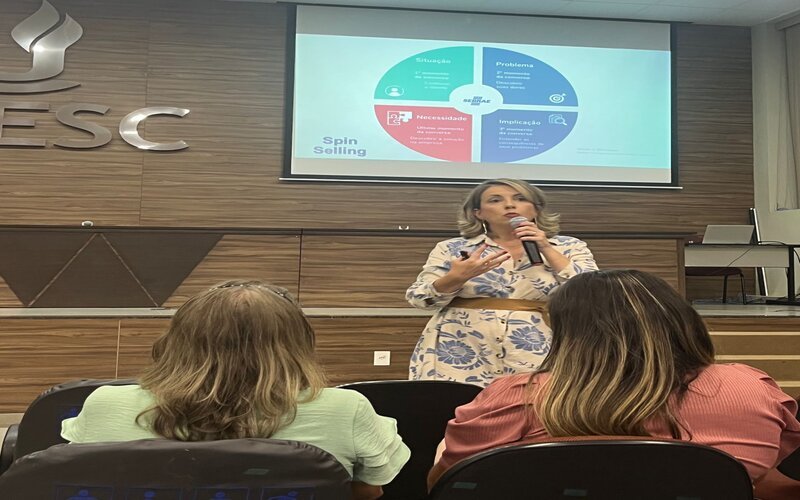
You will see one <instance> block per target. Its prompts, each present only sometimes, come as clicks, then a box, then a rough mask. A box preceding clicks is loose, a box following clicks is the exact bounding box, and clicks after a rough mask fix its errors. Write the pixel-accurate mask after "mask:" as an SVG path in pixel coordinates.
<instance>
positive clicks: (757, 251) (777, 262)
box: [683, 243, 800, 305]
mask: <svg viewBox="0 0 800 500" xmlns="http://www.w3.org/2000/svg"><path fill="white" fill-rule="evenodd" d="M797 248H800V245H770V244H762V245H707V244H702V243H701V244H692V245H686V246H685V247H684V254H683V255H684V265H685V266H686V267H780V268H784V269H788V270H789V272H788V275H787V279H786V285H787V294H786V299H785V300H783V299H779V300H774V301H768V302H767V303H777V304H791V305H800V301H798V300H797V297H796V296H795V288H794V259H795V249H797Z"/></svg>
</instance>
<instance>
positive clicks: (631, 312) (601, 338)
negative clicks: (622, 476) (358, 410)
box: [428, 271, 800, 486]
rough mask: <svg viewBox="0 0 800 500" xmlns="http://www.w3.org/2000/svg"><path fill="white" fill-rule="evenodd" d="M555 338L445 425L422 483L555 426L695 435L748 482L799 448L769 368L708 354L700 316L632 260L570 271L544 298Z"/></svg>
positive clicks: (573, 431)
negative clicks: (738, 467)
mask: <svg viewBox="0 0 800 500" xmlns="http://www.w3.org/2000/svg"><path fill="white" fill-rule="evenodd" d="M550 321H551V327H552V329H553V344H552V348H551V350H550V353H549V355H548V356H547V358H546V359H545V360H544V362H543V364H542V366H541V368H540V369H539V370H537V371H535V372H533V373H532V374H518V375H512V376H508V377H504V378H500V379H498V380H496V381H495V382H493V383H492V384H491V385H489V386H488V387H487V388H486V389H484V390H483V391H482V392H481V393H480V394H479V395H478V396H477V397H476V398H475V400H474V401H473V402H471V403H469V404H467V405H464V406H461V407H460V408H458V409H457V410H456V415H455V418H454V419H453V420H451V421H450V422H449V423H448V425H447V430H446V433H445V438H444V446H445V449H444V451H443V453H442V454H441V457H440V459H439V460H438V462H437V463H436V464H435V465H434V467H433V469H432V470H431V472H430V475H429V478H428V480H429V485H431V486H432V485H433V484H434V483H435V481H436V480H437V479H438V478H439V476H440V475H441V474H442V473H443V472H444V471H445V470H447V469H448V468H449V467H450V466H452V465H453V464H455V463H456V462H458V461H459V460H462V459H464V458H467V457H469V456H471V455H474V454H476V453H479V452H482V451H485V450H488V449H491V448H494V447H497V446H500V445H505V444H511V443H515V442H518V441H522V440H525V441H526V442H536V441H548V440H549V439H550V438H551V437H562V436H653V437H661V438H674V439H681V440H686V441H692V442H694V443H699V444H704V445H707V446H712V447H715V448H718V449H720V450H723V451H725V452H727V453H729V454H730V455H733V456H734V457H736V458H737V459H738V460H740V461H741V462H742V463H743V464H744V465H745V467H746V468H747V470H748V472H749V474H750V477H751V478H752V479H753V480H754V481H757V480H759V479H760V478H761V477H763V476H764V475H765V474H766V473H767V472H768V471H769V470H770V469H772V468H774V467H775V466H776V465H777V464H778V463H780V461H781V460H782V459H783V458H784V457H786V456H787V455H789V454H790V453H791V452H792V451H794V450H795V449H796V448H798V447H800V423H799V422H798V421H797V418H796V417H795V414H796V412H797V403H796V402H795V400H794V399H792V398H791V397H790V396H788V395H786V394H784V393H783V392H782V391H781V390H780V389H779V388H778V386H777V384H776V383H775V381H773V380H772V379H771V378H770V377H769V376H768V375H767V374H765V373H763V372H761V371H759V370H756V369H755V368H751V367H749V366H746V365H741V364H714V346H713V344H712V343H711V337H710V335H709V334H708V330H707V329H706V326H705V324H704V323H703V320H702V319H701V318H700V316H699V315H698V314H697V312H696V311H695V310H694V309H693V308H692V307H691V305H690V304H689V303H688V302H687V301H686V300H685V299H683V298H682V297H681V296H680V295H678V294H677V293H676V292H675V290H673V289H672V287H671V286H669V285H668V284H667V283H665V282H664V281H663V280H661V279H660V278H657V277H655V276H653V275H650V274H647V273H644V272H641V271H599V272H592V273H584V274H580V275H578V276H574V277H573V278H572V279H571V280H569V281H568V282H566V283H564V284H562V285H561V287H560V288H559V289H558V290H556V291H555V292H554V293H553V295H552V296H551V299H550Z"/></svg>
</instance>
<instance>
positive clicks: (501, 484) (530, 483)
mask: <svg viewBox="0 0 800 500" xmlns="http://www.w3.org/2000/svg"><path fill="white" fill-rule="evenodd" d="M487 498H498V499H499V498H502V499H504V500H516V499H520V500H521V499H525V500H536V499H542V500H551V499H558V498H575V499H580V498H586V499H590V500H620V499H625V500H627V499H632V500H633V499H635V500H640V499H647V500H678V499H680V500H752V499H753V486H752V484H751V482H750V477H749V476H748V474H747V470H746V469H745V467H744V466H743V465H742V464H741V463H740V462H739V461H738V460H736V459H735V458H733V457H732V456H730V455H728V454H727V453H724V452H722V451H719V450H716V449H714V448H710V447H708V446H702V445H697V444H692V443H688V442H684V441H662V440H649V439H642V438H640V439H637V440H634V439H621V440H615V439H602V440H592V439H584V440H579V441H562V442H547V443H535V444H522V445H511V446H504V447H501V448H496V449H493V450H489V451H486V452H483V453H480V454H478V455H475V456H473V457H471V458H468V459H466V460H462V461H461V462H459V463H457V464H455V465H454V466H453V467H451V468H450V469H448V470H447V471H446V472H445V473H444V474H443V475H442V477H441V478H439V481H437V483H436V484H435V485H434V487H433V489H432V490H431V494H430V500H479V499H480V500H483V499H487Z"/></svg>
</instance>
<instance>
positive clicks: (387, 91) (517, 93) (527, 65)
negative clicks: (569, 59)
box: [375, 47, 578, 162]
mask: <svg viewBox="0 0 800 500" xmlns="http://www.w3.org/2000/svg"><path fill="white" fill-rule="evenodd" d="M476 50H477V49H475V48H473V47H449V48H445V49H436V50H431V51H427V52H422V53H420V54H415V55H413V56H411V57H409V58H408V59H405V60H404V61H401V62H400V63H398V64H397V65H395V66H394V67H392V68H391V69H390V70H389V71H387V72H386V73H385V74H384V75H383V77H382V78H381V80H380V82H378V85H377V87H376V89H375V100H376V102H377V103H376V105H375V115H376V117H377V119H378V122H379V123H380V124H381V126H382V127H383V128H384V130H386V132H387V133H388V134H389V135H391V136H392V137H393V138H394V139H395V140H396V141H398V142H399V143H401V144H403V145H405V146H406V147H408V148H410V149H413V150H414V151H418V152H420V153H422V154H424V155H426V156H430V157H431V158H438V159H440V160H448V161H476V162H478V161H480V162H509V161H517V160H523V159H526V158H530V157H532V156H536V155H538V154H540V153H543V152H544V151H547V150H548V149H550V148H552V147H554V146H555V145H557V144H558V143H560V142H561V141H563V140H564V138H565V137H567V135H569V133H570V131H572V128H573V127H574V126H575V123H576V121H577V118H578V113H577V109H576V106H577V104H578V100H577V96H576V95H575V89H573V88H572V85H570V83H569V82H568V81H567V79H566V78H565V77H564V76H563V75H562V74H561V73H559V72H558V71H556V69H555V68H553V67H551V66H549V65H547V64H545V63H543V62H542V61H539V60H538V59H536V58H534V57H531V56H528V55H525V54H521V53H519V52H514V51H511V50H505V49H498V48H492V47H486V48H483V49H482V51H481V52H482V53H481V54H480V55H481V56H482V57H475V56H476V54H475V51H476ZM476 75H477V76H479V77H480V80H477V81H476V78H475V76H476ZM385 100H388V101H392V104H382V103H381V101H385ZM416 101H430V105H429V106H419V105H414V102H416Z"/></svg>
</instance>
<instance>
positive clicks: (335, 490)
mask: <svg viewBox="0 0 800 500" xmlns="http://www.w3.org/2000/svg"><path fill="white" fill-rule="evenodd" d="M0 492H2V498H6V499H44V498H48V499H53V500H90V499H93V500H111V499H115V500H116V499H126V500H145V499H147V500H177V499H184V500H186V499H196V500H206V499H209V500H212V499H213V500H216V499H220V500H223V499H224V500H245V499H248V500H250V499H257V500H310V499H312V498H313V499H314V500H344V499H351V498H352V494H351V490H350V474H348V472H347V470H346V469H345V468H344V467H343V466H342V465H341V464H340V463H339V462H338V461H337V460H336V458H335V457H334V456H333V455H331V454H329V453H327V452H325V451H323V450H321V449H319V448H317V447H315V446H312V445H310V444H307V443H301V442H298V441H285V440H271V439H228V440H220V441H202V442H183V441H172V440H166V439H143V440H139V441H126V442H120V443H91V444H62V445H58V446H54V447H51V448H48V449H47V450H43V451H40V452H36V453H32V454H30V455H26V456H24V457H22V458H20V459H19V460H17V461H16V462H15V463H14V465H12V466H11V468H10V469H9V470H8V471H7V472H6V473H5V474H3V475H2V476H0Z"/></svg>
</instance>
